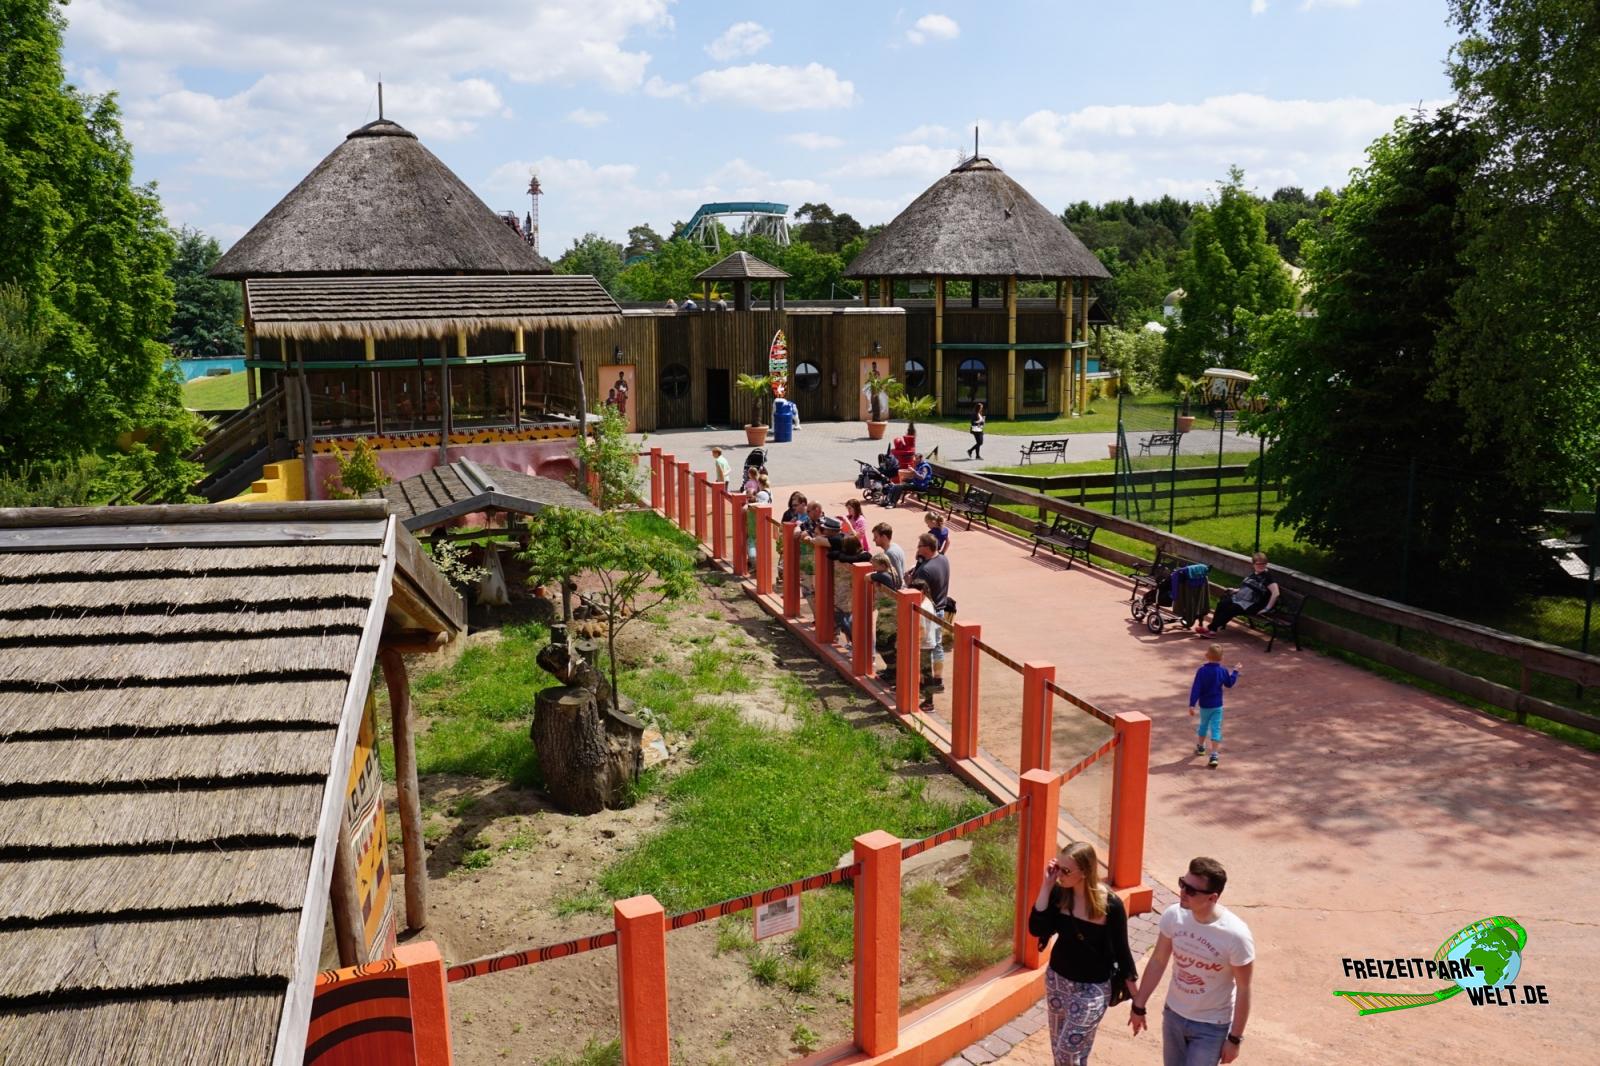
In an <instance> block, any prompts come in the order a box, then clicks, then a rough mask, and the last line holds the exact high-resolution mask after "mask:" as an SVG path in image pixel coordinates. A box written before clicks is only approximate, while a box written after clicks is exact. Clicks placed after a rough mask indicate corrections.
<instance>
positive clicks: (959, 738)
mask: <svg viewBox="0 0 1600 1066" xmlns="http://www.w3.org/2000/svg"><path fill="white" fill-rule="evenodd" d="M951 628H953V629H954V630H955V645H956V648H955V652H956V661H955V675H956V676H955V679H954V680H955V685H954V686H953V687H952V688H951V690H950V757H951V758H952V759H970V758H972V757H974V756H975V755H977V754H978V659H979V655H978V640H979V638H981V637H982V636H983V628H982V627H981V626H979V625H978V623H977V622H956V623H955V624H954V625H953V626H952V627H951Z"/></svg>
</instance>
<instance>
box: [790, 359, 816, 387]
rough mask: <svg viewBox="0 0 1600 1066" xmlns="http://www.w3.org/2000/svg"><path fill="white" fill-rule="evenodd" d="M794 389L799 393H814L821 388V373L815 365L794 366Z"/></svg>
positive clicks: (800, 364)
mask: <svg viewBox="0 0 1600 1066" xmlns="http://www.w3.org/2000/svg"><path fill="white" fill-rule="evenodd" d="M794 387H795V389H796V391H799V392H816V391H817V390H818V389H820V388H822V371H821V370H819V369H817V364H816V363H796V364H795V365H794Z"/></svg>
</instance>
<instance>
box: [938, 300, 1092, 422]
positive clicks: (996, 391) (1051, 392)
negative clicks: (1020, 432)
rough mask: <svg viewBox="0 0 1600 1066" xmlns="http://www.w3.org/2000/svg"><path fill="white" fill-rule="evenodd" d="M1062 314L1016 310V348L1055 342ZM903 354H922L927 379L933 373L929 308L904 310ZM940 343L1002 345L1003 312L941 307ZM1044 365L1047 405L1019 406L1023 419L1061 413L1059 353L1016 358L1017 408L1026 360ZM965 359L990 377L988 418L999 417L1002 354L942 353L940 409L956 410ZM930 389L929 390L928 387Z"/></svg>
mask: <svg viewBox="0 0 1600 1066" xmlns="http://www.w3.org/2000/svg"><path fill="white" fill-rule="evenodd" d="M1063 318H1064V316H1063V315H1062V313H1061V312H1060V311H1046V310H1034V309H1019V310H1018V311H1017V343H1018V344H1048V343H1056V342H1059V341H1060V340H1061V338H1062V336H1063V334H1064V331H1065V329H1066V326H1065V323H1064V321H1063ZM906 320H907V321H906V339H907V345H906V351H907V353H908V354H910V355H913V356H917V355H920V357H921V358H922V360H923V362H924V364H925V365H926V366H927V367H928V373H929V380H930V382H931V380H932V374H933V309H932V308H921V307H917V308H910V309H908V310H907V311H906ZM944 339H945V342H946V343H949V344H1004V343H1005V341H1006V313H1005V311H1004V310H1003V309H999V308H992V307H983V308H979V309H977V310H973V309H972V308H971V307H968V306H965V303H964V301H961V302H958V301H951V302H950V303H948V304H946V305H945V312H944ZM1030 357H1031V358H1034V359H1037V360H1039V361H1040V362H1041V363H1043V364H1044V366H1045V402H1044V403H1043V404H1027V405H1024V406H1022V407H1021V410H1022V412H1023V413H1025V414H1059V413H1060V411H1059V408H1060V406H1061V375H1062V364H1063V359H1062V353H1061V352H1059V351H1054V352H1052V351H1043V350H1040V351H1020V352H1018V353H1017V403H1018V404H1019V405H1021V404H1022V397H1023V388H1022V369H1023V364H1024V363H1025V362H1026V360H1027V359H1029V358H1030ZM963 359H979V360H982V361H983V363H984V365H985V367H986V368H987V369H988V373H989V401H988V402H989V417H990V418H998V417H1000V409H1001V407H1003V406H1004V404H1005V396H1006V378H1005V375H1006V353H1005V352H1004V351H987V352H983V351H950V352H946V353H945V367H944V402H943V407H944V410H945V411H946V412H947V413H949V412H954V411H955V410H956V369H957V367H959V366H960V365H961V361H962V360H963ZM929 388H930V389H931V388H932V385H931V384H930V386H929Z"/></svg>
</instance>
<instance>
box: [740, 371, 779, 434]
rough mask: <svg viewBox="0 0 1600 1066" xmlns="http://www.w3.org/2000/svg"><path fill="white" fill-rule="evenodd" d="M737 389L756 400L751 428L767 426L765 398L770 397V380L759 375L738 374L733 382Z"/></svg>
mask: <svg viewBox="0 0 1600 1066" xmlns="http://www.w3.org/2000/svg"><path fill="white" fill-rule="evenodd" d="M735 384H736V385H738V386H739V388H740V389H741V390H743V391H745V392H748V393H749V394H750V395H752V396H754V397H755V398H756V420H755V421H754V422H752V423H750V424H751V425H752V426H764V425H766V424H767V397H768V396H771V395H772V379H771V378H769V377H767V376H765V375H761V374H740V375H739V380H738V381H737V382H735Z"/></svg>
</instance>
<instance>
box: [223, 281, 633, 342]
mask: <svg viewBox="0 0 1600 1066" xmlns="http://www.w3.org/2000/svg"><path fill="white" fill-rule="evenodd" d="M245 292H246V297H247V300H248V304H249V307H250V320H251V322H252V323H253V324H254V326H255V331H256V335H257V336H258V337H302V338H314V339H334V338H344V339H349V340H359V339H360V338H362V337H373V338H377V339H386V338H395V337H453V336H455V334H456V333H458V332H461V331H465V332H466V333H468V334H469V335H470V334H474V333H479V332H481V331H483V330H489V329H493V330H515V329H547V328H552V327H562V328H566V329H601V328H604V327H607V326H613V325H616V324H617V323H618V322H620V321H621V317H622V309H621V308H620V307H618V306H617V301H616V300H614V299H612V298H611V294H610V293H608V292H606V290H605V289H604V287H602V286H601V284H600V283H599V282H598V281H596V280H595V279H594V278H592V277H589V276H588V275H587V274H540V275H513V276H509V277H498V278H495V277H458V278H440V277H408V278H252V279H251V280H249V281H247V282H245Z"/></svg>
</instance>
